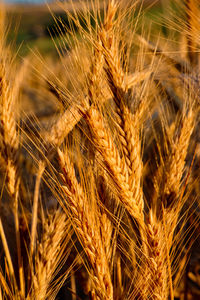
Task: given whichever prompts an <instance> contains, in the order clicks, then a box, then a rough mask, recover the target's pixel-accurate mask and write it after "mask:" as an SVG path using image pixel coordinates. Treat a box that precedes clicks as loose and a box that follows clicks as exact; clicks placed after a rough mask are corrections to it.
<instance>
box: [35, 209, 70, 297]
mask: <svg viewBox="0 0 200 300" xmlns="http://www.w3.org/2000/svg"><path fill="white" fill-rule="evenodd" d="M70 227H71V225H70V222H69V220H67V218H66V214H65V213H64V212H62V211H61V210H60V209H58V210H57V211H55V213H54V214H53V215H50V216H49V217H47V218H45V221H44V232H43V234H42V240H41V242H40V243H39V244H38V245H37V251H36V255H35V275H34V277H33V285H34V287H33V292H32V295H31V296H32V299H33V298H34V299H38V300H45V299H46V298H47V297H48V295H49V293H50V294H51V285H50V284H51V282H52V280H53V277H54V276H55V275H56V274H55V272H56V268H57V267H58V265H59V263H60V264H62V261H61V260H62V258H63V251H64V249H65V248H66V245H67V243H68V242H69V240H70V238H71V233H70ZM69 253H70V250H69V252H68V254H69ZM65 259H66V257H65Z"/></svg>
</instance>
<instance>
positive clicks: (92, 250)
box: [58, 149, 113, 300]
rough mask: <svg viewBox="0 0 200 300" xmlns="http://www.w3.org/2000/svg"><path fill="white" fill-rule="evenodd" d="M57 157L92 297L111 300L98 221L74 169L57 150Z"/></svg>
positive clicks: (111, 292)
mask: <svg viewBox="0 0 200 300" xmlns="http://www.w3.org/2000/svg"><path fill="white" fill-rule="evenodd" d="M58 156H59V162H60V166H61V169H62V171H63V175H64V178H65V185H64V186H63V189H64V192H65V196H66V197H67V198H66V199H65V201H66V203H67V202H69V204H68V207H69V209H70V212H71V217H72V221H73V224H74V225H75V231H76V232H77V234H78V237H79V238H80V240H81V243H82V245H83V249H84V251H85V253H86V254H87V257H88V259H89V261H90V263H91V265H92V268H93V272H94V275H93V277H92V278H93V298H94V299H96V298H95V297H97V298H98V299H109V300H111V299H113V287H112V282H111V276H110V271H109V267H108V261H107V257H106V254H105V250H104V246H103V244H102V240H101V236H100V226H99V224H98V220H97V218H96V221H95V220H94V219H93V212H91V209H90V207H89V203H88V199H87V197H86V196H85V193H84V192H83V189H82V187H81V185H80V184H79V183H78V181H77V179H76V175H75V172H74V167H73V165H72V164H71V162H70V160H69V158H68V156H67V153H66V154H65V155H64V154H63V152H61V150H59V149H58Z"/></svg>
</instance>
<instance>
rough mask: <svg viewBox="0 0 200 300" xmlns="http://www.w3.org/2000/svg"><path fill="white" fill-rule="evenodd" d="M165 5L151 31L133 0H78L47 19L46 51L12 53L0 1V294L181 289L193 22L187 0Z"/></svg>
mask: <svg viewBox="0 0 200 300" xmlns="http://www.w3.org/2000/svg"><path fill="white" fill-rule="evenodd" d="M183 2H184V3H183ZM177 4H178V5H182V6H179V8H180V10H179V12H181V13H180V15H179V16H178V15H177V19H178V18H179V19H178V21H177V20H175V18H173V17H170V15H169V13H168V15H167V24H168V28H167V31H168V34H167V37H166V35H165V36H162V34H161V31H160V32H159V33H158V32H154V34H152V39H153V42H152V43H151V42H149V39H150V37H151V28H150V27H151V26H146V25H147V23H143V18H142V11H140V6H138V5H137V4H135V3H134V4H131V5H127V6H124V2H123V1H115V0H109V1H107V3H104V5H103V6H102V3H99V2H98V1H95V2H93V3H92V5H91V6H90V9H87V5H85V6H84V4H83V10H81V11H79V12H77V11H76V10H75V11H74V12H73V13H69V12H68V16H69V24H70V26H69V25H68V27H67V28H65V24H64V23H63V22H62V20H58V19H56V18H55V23H56V28H57V31H58V32H60V35H61V41H62V42H61V45H60V47H59V46H56V47H57V48H58V53H59V56H60V58H59V59H58V60H56V61H54V59H53V58H47V61H46V62H45V61H44V60H43V58H42V57H41V56H40V55H39V54H38V53H37V54H35V52H34V53H31V54H30V57H27V59H26V60H24V61H23V62H22V61H20V60H19V59H17V58H16V54H14V53H13V51H12V49H10V46H8V45H7V43H6V24H5V23H6V22H5V21H6V18H5V14H4V10H3V7H2V8H1V10H0V100H1V102H0V121H1V122H0V161H1V180H0V184H1V203H0V205H1V210H0V211H1V213H0V237H1V257H0V260H1V265H0V299H40V300H42V299H55V298H56V297H60V298H59V299H83V297H85V298H84V299H101V300H103V299H109V300H111V299H138V300H139V299H141V300H142V299H143V300H146V299H156V300H164V299H169V298H170V299H174V298H175V297H181V296H180V295H181V292H180V293H179V294H178V292H177V290H178V286H179V283H180V282H181V278H182V277H183V275H184V274H185V273H187V272H186V270H185V269H187V268H186V265H187V263H189V261H190V257H191V256H190V253H193V252H192V249H193V247H192V245H193V242H194V241H195V240H196V239H197V238H198V232H199V229H198V224H199V223H198V221H199V203H200V202H199V189H200V185H199V175H200V173H199V167H200V158H199V157H200V156H199V142H200V140H199V138H200V136H199V99H200V94H199V91H200V81H199V63H200V62H199V52H198V51H199V50H198V46H199V36H200V35H199V32H200V21H199V17H198V15H197V12H198V3H197V1H195V0H193V1H192V0H191V1H189V0H188V1H181V2H179V3H178V2H177ZM60 5H62V6H63V9H65V4H64V3H62V4H60ZM100 6H101V7H100ZM84 7H85V8H84ZM137 11H140V13H139V15H138V14H137V13H136V12H137ZM144 24H146V25H144ZM160 26H161V27H162V26H163V25H162V24H161V25H160ZM61 27H62V30H60V28H61ZM152 28H153V26H152ZM171 28H173V29H174V31H175V33H174V34H170V30H171ZM19 61H20V62H19ZM27 90H28V92H27ZM34 97H35V98H38V97H43V100H44V98H45V99H46V100H45V101H46V102H45V101H43V106H44V107H43V115H42V114H38V115H37V113H36V112H34V114H32V115H31V114H28V111H29V110H30V109H32V110H33V104H32V106H31V105H30V103H29V108H28V109H27V110H26V109H25V106H27V105H28V104H27V102H28V101H29V102H30V101H32V102H31V103H34V99H35V98H34ZM32 98H33V100H30V99H32ZM27 99H28V100H27ZM39 99H41V98H39ZM35 101H36V100H35ZM49 102H52V103H53V107H54V108H53V113H52V114H51V117H48V113H47V107H48V105H49ZM38 103H39V104H38ZM41 103H42V100H41ZM45 103H46V104H45ZM40 105H41V106H42V104H40V100H39V101H38V102H37V105H36V106H40ZM41 111H42V109H41ZM44 112H46V115H45V113H44ZM193 275H194V274H193ZM187 279H188V273H187V276H186V281H185V285H187V287H186V288H184V287H183V297H184V299H193V298H191V297H192V292H191V291H189V288H188V283H187ZM189 294H190V298H187V297H189ZM70 295H71V296H70ZM81 295H82V296H81ZM83 295H85V296H83ZM81 297H82V298H81ZM182 299H183V298H182ZM194 299H196V298H194Z"/></svg>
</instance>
